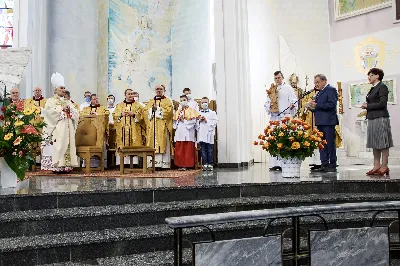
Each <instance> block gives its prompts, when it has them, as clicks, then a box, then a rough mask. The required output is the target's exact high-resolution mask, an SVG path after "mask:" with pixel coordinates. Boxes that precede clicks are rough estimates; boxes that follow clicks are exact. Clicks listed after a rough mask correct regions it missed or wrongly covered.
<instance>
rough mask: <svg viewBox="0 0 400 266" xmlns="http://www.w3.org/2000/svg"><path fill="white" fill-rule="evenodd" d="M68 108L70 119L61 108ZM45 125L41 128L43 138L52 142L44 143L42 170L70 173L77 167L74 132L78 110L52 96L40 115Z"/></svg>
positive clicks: (65, 100) (71, 104) (59, 98)
mask: <svg viewBox="0 0 400 266" xmlns="http://www.w3.org/2000/svg"><path fill="white" fill-rule="evenodd" d="M65 106H69V108H70V114H71V117H72V118H68V116H67V114H66V113H65V112H64V111H63V107H65ZM41 115H42V117H43V118H44V122H45V123H46V127H44V128H43V134H44V136H45V137H50V140H51V141H52V142H53V144H52V145H51V144H50V143H46V142H45V143H44V145H45V146H44V148H43V151H42V164H41V169H42V170H51V171H70V170H72V168H73V167H77V166H79V163H78V156H76V146H75V132H76V128H77V126H78V120H79V110H77V109H76V108H75V106H74V104H73V103H72V102H71V101H70V100H67V99H65V98H64V97H59V96H58V95H54V96H53V97H51V98H50V99H48V100H47V102H46V105H45V107H44V108H43V110H42V113H41Z"/></svg>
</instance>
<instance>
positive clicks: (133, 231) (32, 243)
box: [0, 213, 397, 254]
mask: <svg viewBox="0 0 400 266" xmlns="http://www.w3.org/2000/svg"><path fill="white" fill-rule="evenodd" d="M357 214H358V215H350V217H349V218H348V219H343V217H339V218H335V215H333V217H331V218H329V217H326V220H327V222H328V223H329V224H334V223H340V222H352V221H357V222H363V221H370V219H371V216H372V214H373V213H367V214H365V215H360V214H361V213H357ZM343 215H344V216H346V215H349V214H343ZM396 217H397V216H396V214H395V213H384V214H382V215H381V216H380V217H378V218H377V219H378V220H380V221H382V220H384V221H387V220H389V221H391V220H393V219H396ZM332 218H333V219H332ZM302 221H303V222H302V223H301V224H310V225H311V224H317V223H318V224H321V220H320V219H319V218H317V217H312V216H311V217H304V218H303V219H302ZM266 223H267V221H264V220H263V221H251V222H236V223H228V224H219V225H212V226H209V228H211V229H212V230H213V231H215V232H224V231H225V232H226V231H235V230H243V229H246V230H250V229H251V228H253V229H254V228H260V227H262V226H263V225H266ZM274 223H275V224H274V227H278V226H280V225H283V226H286V225H287V224H289V223H290V219H289V218H286V219H281V220H278V221H275V222H274ZM203 232H208V231H207V230H206V229H204V228H199V227H197V228H188V229H185V230H184V234H194V233H195V234H197V233H203ZM172 236H173V230H172V229H170V228H169V227H168V226H167V225H166V224H160V225H150V226H138V227H129V228H114V229H105V230H101V231H83V232H68V233H59V234H48V235H35V236H22V237H12V238H2V239H0V252H1V253H4V254H5V253H7V252H15V251H23V250H34V249H46V248H54V247H65V246H76V245H88V244H95V243H96V244H97V243H106V242H114V241H130V240H139V239H150V238H160V237H172Z"/></svg>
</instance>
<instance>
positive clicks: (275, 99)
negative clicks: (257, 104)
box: [264, 71, 297, 171]
mask: <svg viewBox="0 0 400 266" xmlns="http://www.w3.org/2000/svg"><path fill="white" fill-rule="evenodd" d="M274 81H275V84H271V87H270V89H269V90H267V93H268V98H267V101H266V102H265V104H264V107H265V111H266V112H268V114H269V115H270V121H279V120H281V119H282V118H284V117H285V116H290V117H293V116H294V115H295V114H296V112H297V105H295V103H296V101H297V97H296V94H295V93H294V90H293V88H292V87H291V86H290V85H289V84H286V83H285V82H284V79H283V74H282V72H281V71H276V72H275V73H274ZM269 167H270V168H269V170H271V171H281V170H282V168H281V164H280V161H279V160H278V158H277V157H272V156H270V157H269Z"/></svg>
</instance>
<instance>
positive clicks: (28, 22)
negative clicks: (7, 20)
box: [13, 0, 53, 98]
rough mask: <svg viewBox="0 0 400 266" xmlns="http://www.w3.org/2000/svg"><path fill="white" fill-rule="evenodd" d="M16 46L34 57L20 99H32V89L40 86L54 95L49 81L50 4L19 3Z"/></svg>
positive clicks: (44, 0)
mask: <svg viewBox="0 0 400 266" xmlns="http://www.w3.org/2000/svg"><path fill="white" fill-rule="evenodd" d="M15 16H16V17H15V20H14V21H15V27H14V29H15V32H14V45H13V47H16V48H18V47H29V48H31V49H32V57H31V61H30V63H29V65H28V66H27V68H26V69H25V75H24V78H23V80H22V81H21V83H20V85H19V89H20V92H21V97H23V98H28V97H32V91H33V87H35V86H40V87H41V88H42V90H43V94H44V95H45V97H50V96H51V95H53V92H52V90H51V88H50V80H49V79H50V78H49V28H48V24H49V23H48V20H49V2H48V0H16V1H15Z"/></svg>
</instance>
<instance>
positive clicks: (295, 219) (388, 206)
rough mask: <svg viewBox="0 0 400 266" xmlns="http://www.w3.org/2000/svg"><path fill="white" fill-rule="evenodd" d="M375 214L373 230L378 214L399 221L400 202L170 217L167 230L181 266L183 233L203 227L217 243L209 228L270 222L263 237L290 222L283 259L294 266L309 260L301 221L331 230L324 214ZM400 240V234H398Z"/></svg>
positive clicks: (175, 263) (176, 258)
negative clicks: (313, 220)
mask: <svg viewBox="0 0 400 266" xmlns="http://www.w3.org/2000/svg"><path fill="white" fill-rule="evenodd" d="M372 211H373V212H374V214H373V215H372V217H371V221H370V226H371V227H372V226H374V221H375V218H376V217H377V215H378V214H380V213H382V212H386V211H397V213H398V218H399V220H400V201H384V202H361V203H345V204H329V205H314V206H300V207H288V208H277V209H265V210H254V211H242V212H228V213H216V214H205V215H192V216H181V217H171V218H167V219H165V222H166V223H167V224H168V226H169V227H170V228H172V229H174V265H175V266H181V265H182V259H183V256H182V253H183V233H182V231H183V229H185V228H193V227H204V228H206V229H207V230H208V231H209V232H210V233H211V237H212V241H213V242H215V236H214V233H213V231H212V230H211V229H210V228H209V227H208V226H209V225H216V224H226V223H235V222H246V221H257V220H269V221H268V222H267V224H266V226H265V230H264V236H265V235H266V232H267V229H268V227H269V226H270V225H271V223H272V221H274V220H277V219H284V218H291V228H292V234H291V238H292V250H291V252H290V253H289V254H286V255H285V257H284V256H283V257H282V258H283V259H284V260H291V261H293V262H294V265H298V261H299V260H300V259H304V258H307V257H308V256H309V254H308V253H304V252H301V250H300V229H301V228H300V219H299V218H300V217H306V216H315V217H319V218H320V219H321V221H322V222H323V224H324V227H325V229H326V230H328V223H327V222H326V220H325V219H324V218H323V217H322V216H321V215H322V214H334V213H347V212H372ZM398 234H399V239H400V230H399V232H398Z"/></svg>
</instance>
